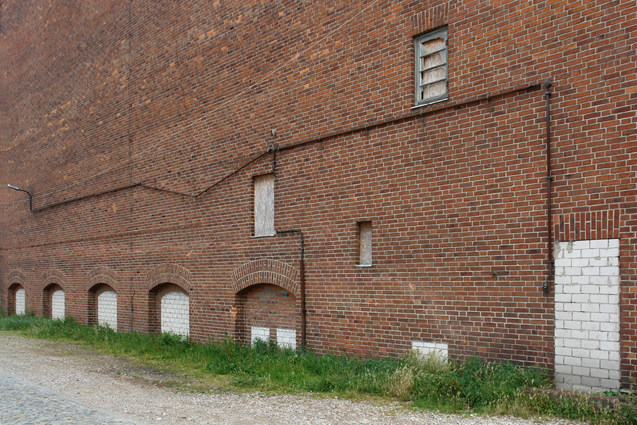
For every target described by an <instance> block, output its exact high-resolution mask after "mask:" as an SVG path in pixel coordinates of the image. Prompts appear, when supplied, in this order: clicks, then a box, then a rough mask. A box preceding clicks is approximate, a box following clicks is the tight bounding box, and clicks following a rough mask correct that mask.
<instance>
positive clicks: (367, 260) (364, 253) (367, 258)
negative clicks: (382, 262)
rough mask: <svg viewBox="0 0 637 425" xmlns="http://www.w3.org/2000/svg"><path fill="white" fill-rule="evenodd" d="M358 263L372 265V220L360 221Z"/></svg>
mask: <svg viewBox="0 0 637 425" xmlns="http://www.w3.org/2000/svg"><path fill="white" fill-rule="evenodd" d="M358 253H359V259H358V265H359V266H371V265H372V222H371V221H362V222H360V223H358Z"/></svg>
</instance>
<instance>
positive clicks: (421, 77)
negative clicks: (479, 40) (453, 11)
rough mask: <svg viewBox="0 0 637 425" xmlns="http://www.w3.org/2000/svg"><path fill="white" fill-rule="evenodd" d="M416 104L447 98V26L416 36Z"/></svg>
mask: <svg viewBox="0 0 637 425" xmlns="http://www.w3.org/2000/svg"><path fill="white" fill-rule="evenodd" d="M415 42H416V104H417V105H421V104H427V103H432V102H437V101H440V100H445V99H447V93H448V91H447V83H448V77H449V73H448V66H447V28H443V29H440V30H436V31H434V32H431V33H428V34H425V35H423V36H420V37H418V38H416V40H415Z"/></svg>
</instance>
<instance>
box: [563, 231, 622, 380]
mask: <svg viewBox="0 0 637 425" xmlns="http://www.w3.org/2000/svg"><path fill="white" fill-rule="evenodd" d="M554 253H555V255H554V256H555V380H556V385H557V388H559V389H564V390H575V391H585V392H602V391H606V390H616V389H619V381H620V371H619V367H620V354H619V239H600V240H586V241H577V242H558V243H556V244H555V250H554Z"/></svg>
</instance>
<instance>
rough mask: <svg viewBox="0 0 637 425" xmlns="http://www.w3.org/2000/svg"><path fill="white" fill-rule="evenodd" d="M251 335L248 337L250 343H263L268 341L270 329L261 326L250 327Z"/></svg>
mask: <svg viewBox="0 0 637 425" xmlns="http://www.w3.org/2000/svg"><path fill="white" fill-rule="evenodd" d="M251 331H252V334H251V337H250V341H251V342H252V344H253V345H254V343H255V342H256V341H257V340H258V339H260V340H261V341H264V342H269V341H270V328H265V327H263V326H252V330H251Z"/></svg>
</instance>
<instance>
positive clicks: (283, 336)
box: [276, 328, 296, 350]
mask: <svg viewBox="0 0 637 425" xmlns="http://www.w3.org/2000/svg"><path fill="white" fill-rule="evenodd" d="M276 343H277V344H278V346H279V347H282V348H291V349H293V350H296V329H281V328H277V330H276Z"/></svg>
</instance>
